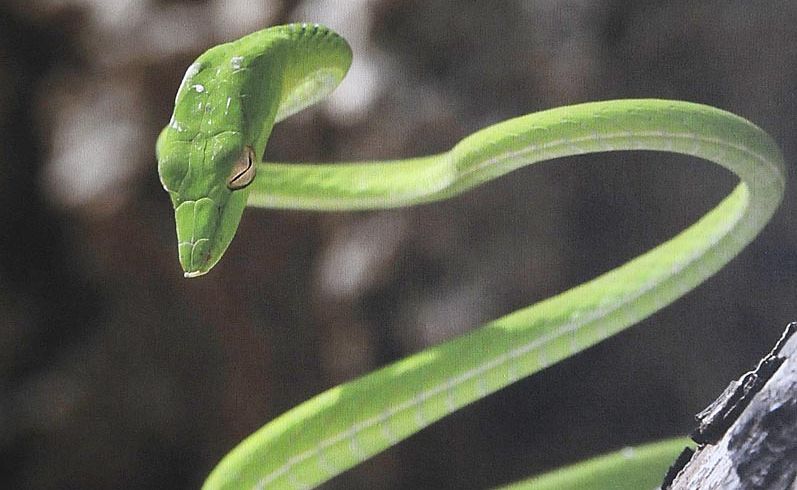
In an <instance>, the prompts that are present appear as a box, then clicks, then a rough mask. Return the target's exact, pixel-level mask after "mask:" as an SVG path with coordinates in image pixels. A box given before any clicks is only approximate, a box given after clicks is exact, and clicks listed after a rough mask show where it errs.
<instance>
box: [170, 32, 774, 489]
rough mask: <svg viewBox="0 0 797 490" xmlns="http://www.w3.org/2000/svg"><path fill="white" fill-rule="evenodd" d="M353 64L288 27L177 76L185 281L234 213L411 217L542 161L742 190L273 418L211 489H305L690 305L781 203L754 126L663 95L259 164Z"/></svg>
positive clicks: (178, 196)
mask: <svg viewBox="0 0 797 490" xmlns="http://www.w3.org/2000/svg"><path fill="white" fill-rule="evenodd" d="M350 61H351V51H350V48H349V47H348V45H347V44H346V42H345V41H344V40H343V39H342V38H341V37H339V36H338V35H337V34H334V33H333V32H332V31H330V30H329V29H327V28H324V27H321V26H317V25H307V24H293V25H288V26H279V27H274V28H270V29H266V30H263V31H260V32H257V33H254V34H251V35H249V36H246V37H243V38H241V39H239V40H237V41H234V42H231V43H228V44H223V45H220V46H217V47H215V48H212V49H211V50H209V51H207V52H206V53H204V54H203V55H202V56H200V57H199V58H198V59H197V61H196V62H195V63H194V64H192V65H191V67H189V69H188V72H187V73H186V76H185V78H184V80H183V82H182V84H181V86H180V89H179V91H178V94H177V98H176V102H175V110H174V115H173V117H172V120H171V121H170V122H169V124H168V125H167V126H166V128H165V129H164V130H163V132H162V133H161V136H160V137H159V140H158V145H157V153H158V163H159V173H160V176H161V182H162V184H163V186H164V188H165V189H166V190H167V191H168V192H169V194H170V197H171V200H172V204H173V205H174V208H175V219H176V223H177V235H178V243H179V257H180V262H181V264H182V266H183V268H184V271H185V274H186V276H189V277H193V276H196V275H200V274H204V273H205V272H207V271H208V270H209V269H210V268H211V267H212V266H213V265H214V264H216V262H218V260H219V258H220V257H221V255H222V254H223V252H224V250H225V249H226V248H227V245H228V244H229V242H230V240H231V239H232V237H233V235H234V233H235V230H236V228H237V226H238V222H239V220H240V216H241V213H242V212H243V209H244V207H245V206H246V205H248V206H258V207H268V208H283V209H303V210H316V211H328V210H334V211H341V210H355V209H381V208H393V207H399V206H410V205H414V204H418V203H425V202H431V201H437V200H441V199H446V198H449V197H452V196H456V195H459V194H461V193H463V192H466V191H467V190H469V189H471V188H473V187H475V186H478V185H479V184H482V183H484V182H487V181H490V180H492V179H495V178H497V177H499V176H501V175H504V174H506V173H508V172H511V171H512V170H515V169H517V168H519V167H523V166H526V165H530V164H533V163H536V162H541V161H546V160H550V159H554V158H559V157H565V156H569V155H577V154H585V153H595V152H606V151H623V150H653V151H662V152H672V153H680V154H685V155H691V156H694V157H697V158H700V159H704V160H709V161H711V162H715V163H717V164H719V165H721V166H723V167H725V168H727V169H728V170H730V171H731V172H733V173H734V174H736V175H737V176H738V177H739V179H740V182H739V184H738V185H737V186H736V188H735V189H734V190H733V191H732V192H731V193H730V194H729V195H728V196H727V197H726V198H725V199H723V200H722V201H721V202H720V203H719V204H718V205H717V206H716V207H715V208H714V209H712V210H711V211H709V212H708V213H707V214H706V215H705V216H703V217H702V218H701V219H700V220H698V221H697V222H696V223H694V224H693V225H691V226H690V227H688V228H687V229H686V230H684V231H683V232H681V233H680V234H678V235H677V236H675V237H674V238H672V239H670V240H669V241H667V242H665V243H663V244H661V245H659V246H657V247H656V248H654V249H652V250H650V251H648V252H647V253H645V254H643V255H641V256H639V257H637V258H635V259H633V260H631V261H629V262H627V263H625V264H624V265H622V266H620V267H618V268H616V269H614V270H612V271H610V272H607V273H605V274H603V275H601V276H599V277H597V278H595V279H593V280H591V281H589V282H587V283H584V284H581V285H579V286H577V287H575V288H573V289H570V290H568V291H565V292H564V293H562V294H559V295H557V296H554V297H552V298H549V299H546V300H544V301H542V302H540V303H537V304H535V305H532V306H529V307H526V308H524V309H521V310H519V311H516V312H514V313H511V314H509V315H506V316H504V317H501V318H499V319H497V320H494V321H492V322H490V323H488V324H486V325H484V326H482V327H480V328H478V329H476V330H474V331H472V332H470V333H468V334H466V335H464V336H461V337H459V338H456V339H454V340H452V341H449V342H446V343H443V344H440V345H436V346H433V347H430V348H428V349H426V350H424V351H422V352H419V353H417V354H414V355H411V356H409V357H407V358H405V359H402V360H400V361H398V362H396V363H394V364H391V365H389V366H386V367H383V368H381V369H379V370H377V371H374V372H372V373H370V374H367V375H366V376H363V377H362V378H359V379H356V380H353V381H350V382H347V383H344V384H342V385H339V386H337V387H334V388H332V389H330V390H328V391H326V392H324V393H322V394H320V395H318V396H316V397H314V398H312V399H310V400H309V401H306V402H304V403H302V404H301V405H299V406H297V407H296V408H294V409H292V410H290V411H289V412H287V413H285V414H283V415H281V416H279V417H278V418H277V419H275V420H274V421H272V422H270V423H268V424H267V425H265V426H264V427H263V428H261V429H260V430H258V431H257V432H255V433H254V434H252V435H251V436H250V437H248V438H247V439H245V440H244V441H243V442H241V443H240V444H239V445H238V446H237V447H236V448H235V449H233V450H232V451H231V452H230V453H229V454H228V455H227V456H226V457H225V458H224V459H223V460H222V461H221V462H220V463H219V465H218V466H217V467H216V468H215V469H214V470H213V472H212V473H211V475H210V476H209V478H208V479H207V481H206V483H205V487H206V488H209V489H217V488H308V487H312V486H315V485H317V484H320V483H322V482H324V481H326V480H328V479H330V478H332V477H334V476H335V475H337V474H339V473H341V472H342V471H345V470H346V469H348V468H350V467H352V466H354V465H356V464H358V463H359V462H361V461H363V460H365V459H367V458H368V457H370V456H372V455H374V454H376V453H378V452H380V451H382V450H384V449H385V448H387V447H390V446H392V445H394V444H396V443H397V442H398V441H400V440H402V439H404V438H406V437H408V436H409V435H411V434H413V433H415V432H417V431H419V430H420V429H422V428H424V427H426V426H428V425H429V424H431V423H433V422H434V421H436V420H438V419H440V418H442V417H444V416H445V415H447V414H449V413H451V412H453V411H455V410H457V409H459V408H460V407H462V406H464V405H467V404H468V403H471V402H473V401H475V400H478V399H480V398H483V397H485V396H487V395H488V394H490V393H492V392H494V391H496V390H498V389H500V388H502V387H505V386H507V385H509V384H511V383H513V382H515V381H517V380H518V379H521V378H523V377H525V376H528V375H530V374H532V373H534V372H537V371H539V370H541V369H543V368H545V367H547V366H549V365H551V364H553V363H555V362H557V361H559V360H562V359H565V358H567V357H570V356H572V355H574V354H575V353H577V352H579V351H581V350H583V349H585V348H587V347H590V346H592V345H594V344H596V343H597V342H600V341H601V340H603V339H605V338H607V337H609V336H611V335H614V334H615V333H617V332H619V331H621V330H623V329H625V328H627V327H629V326H631V325H633V324H634V323H636V322H638V321H640V320H641V319H643V318H645V317H647V316H649V315H651V314H652V313H653V312H655V311H657V310H659V309H661V308H663V307H664V306H666V305H668V304H669V303H671V302H673V301H674V300H675V299H677V298H679V297H680V296H682V295H684V294H686V293H687V292H688V291H690V290H691V289H693V288H694V287H696V286H697V285H698V284H700V283H702V282H703V281H705V280H706V279H707V278H708V277H710V276H711V275H712V274H714V273H715V272H716V271H717V270H719V269H720V268H721V267H722V266H723V265H725V264H726V263H727V262H728V261H730V260H731V259H732V258H733V257H734V256H736V255H737V254H738V253H739V252H740V250H741V249H742V248H743V247H744V246H745V245H747V244H748V243H749V242H750V241H751V240H752V239H753V238H754V237H755V236H756V235H757V234H758V233H759V231H760V230H761V229H762V228H763V227H764V225H765V224H766V223H767V222H768V221H769V219H770V217H771V216H772V214H773V213H774V211H775V210H776V208H777V206H778V204H779V202H780V201H781V199H782V195H783V191H784V186H785V171H784V164H783V159H782V156H781V153H780V150H779V149H778V147H777V145H776V144H775V143H774V142H773V140H772V139H771V138H770V137H769V136H768V135H767V134H766V133H765V132H764V131H763V130H761V129H760V128H758V127H757V126H755V125H753V124H752V123H750V122H749V121H747V120H745V119H743V118H741V117H738V116H736V115H733V114H731V113H728V112H725V111H722V110H720V109H716V108H713V107H709V106H705V105H700V104H695V103H690V102H682V101H671V100H656V99H638V100H637V99H635V100H613V101H604V102H592V103H586V104H579V105H574V106H569V107H560V108H556V109H551V110H546V111H542V112H538V113H535V114H530V115H526V116H522V117H518V118H515V119H511V120H507V121H504V122H501V123H498V124H495V125H493V126H490V127H488V128H485V129H483V130H481V131H478V132H476V133H474V134H472V135H470V136H468V137H466V138H464V139H463V140H462V141H460V142H459V143H458V144H456V145H455V146H454V147H453V148H452V149H451V150H450V151H448V152H445V153H441V154H437V155H432V156H427V157H421V158H413V159H405V160H395V161H380V162H363V163H339V164H278V163H257V162H260V159H261V158H262V155H263V151H264V149H265V145H266V141H267V139H268V136H269V134H270V132H271V127H272V126H273V124H274V122H275V121H278V120H280V119H282V118H284V117H287V116H288V115H290V114H292V113H294V112H296V111H297V110H300V109H301V108H303V107H305V106H306V105H308V104H310V103H313V102H315V101H317V100H319V99H320V98H321V97H323V96H324V95H326V94H327V93H329V92H330V91H331V90H332V89H334V87H335V85H336V84H337V83H338V82H339V81H340V80H341V79H342V77H343V76H344V75H345V73H346V71H347V69H348V66H349V64H350Z"/></svg>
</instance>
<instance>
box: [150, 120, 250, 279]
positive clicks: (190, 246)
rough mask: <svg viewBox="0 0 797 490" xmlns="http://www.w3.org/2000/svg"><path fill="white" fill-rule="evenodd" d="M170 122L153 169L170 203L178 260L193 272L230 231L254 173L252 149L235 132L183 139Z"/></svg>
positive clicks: (209, 260)
mask: <svg viewBox="0 0 797 490" xmlns="http://www.w3.org/2000/svg"><path fill="white" fill-rule="evenodd" d="M174 126H175V125H174V124H170V125H169V126H167V127H166V128H165V129H164V130H163V131H162V132H161V135H160V136H159V138H158V144H157V157H158V174H159V176H160V180H161V184H162V185H163V188H164V189H165V190H166V191H167V192H168V193H169V197H170V198H171V201H172V206H173V208H174V219H175V224H176V227H177V242H178V255H179V258H180V265H181V266H182V268H183V271H184V272H185V277H197V276H201V275H202V274H205V273H206V272H208V271H209V270H210V269H211V268H212V267H213V266H214V265H216V263H217V262H218V261H219V259H221V256H222V255H223V254H224V252H225V251H226V250H227V247H228V246H229V244H230V242H231V241H232V238H233V236H235V230H236V229H237V228H238V223H239V222H240V220H241V215H242V214H243V210H244V207H245V206H246V200H247V198H248V195H249V190H248V189H246V187H247V186H248V185H249V184H250V183H251V182H252V181H253V180H254V178H255V172H256V165H255V161H256V159H255V152H254V150H253V148H252V146H251V145H247V144H244V142H243V140H242V137H241V135H240V133H238V132H235V131H224V132H221V133H219V134H216V135H213V136H209V137H204V136H203V135H202V134H197V135H195V136H194V137H192V138H190V139H185V138H184V135H182V134H180V132H179V131H178V130H177V129H176V128H175V127H174Z"/></svg>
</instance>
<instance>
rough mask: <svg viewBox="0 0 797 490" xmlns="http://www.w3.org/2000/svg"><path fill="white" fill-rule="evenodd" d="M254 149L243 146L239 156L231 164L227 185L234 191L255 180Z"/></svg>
mask: <svg viewBox="0 0 797 490" xmlns="http://www.w3.org/2000/svg"><path fill="white" fill-rule="evenodd" d="M256 169H257V167H256V166H255V150H253V149H252V147H251V146H249V145H246V147H244V151H243V153H241V157H240V158H239V159H238V161H236V162H235V164H234V165H233V166H232V172H230V178H229V179H227V187H228V188H230V189H231V190H233V191H235V190H238V189H243V188H244V187H246V186H248V185H249V184H251V183H252V181H253V180H255V173H256Z"/></svg>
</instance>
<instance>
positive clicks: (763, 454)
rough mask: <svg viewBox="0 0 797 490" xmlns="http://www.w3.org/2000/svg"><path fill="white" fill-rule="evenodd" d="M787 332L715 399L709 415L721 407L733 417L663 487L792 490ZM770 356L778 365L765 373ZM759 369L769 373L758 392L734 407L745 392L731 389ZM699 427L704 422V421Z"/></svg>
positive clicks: (794, 377)
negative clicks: (743, 404) (756, 364)
mask: <svg viewBox="0 0 797 490" xmlns="http://www.w3.org/2000/svg"><path fill="white" fill-rule="evenodd" d="M794 329H795V324H791V325H790V326H789V327H788V329H787V334H788V333H793V330H794ZM787 334H784V339H782V342H779V344H778V346H776V348H775V349H774V350H773V352H772V353H771V354H770V355H769V356H767V358H765V359H764V360H762V362H761V363H760V364H759V369H758V370H756V372H755V373H748V374H746V375H745V376H743V377H742V378H741V379H740V380H739V381H736V382H734V383H732V384H731V387H729V390H726V391H725V393H723V395H722V396H721V397H720V399H719V400H718V402H719V403H715V404H712V407H710V408H714V410H712V413H716V412H717V411H718V410H716V408H717V407H718V405H719V406H722V405H724V406H725V407H726V408H727V412H728V413H738V416H737V417H736V418H735V421H733V423H732V424H731V425H730V427H729V428H728V429H727V430H726V431H724V434H722V436H721V438H720V439H719V440H718V441H716V442H715V443H713V444H711V443H709V444H706V445H704V446H702V447H701V448H700V449H699V450H698V451H697V452H696V453H695V455H694V456H692V458H691V460H690V461H689V462H688V463H687V464H686V466H685V467H684V468H683V470H681V472H680V473H679V474H678V476H677V477H676V478H675V480H674V482H673V483H672V485H671V486H669V487H668V488H670V489H672V490H678V489H690V490H694V489H698V490H699V489H727V488H734V489H766V490H789V489H795V488H797V335H791V336H790V337H785V335H787ZM773 360H775V361H774V362H777V363H779V367H778V368H777V370H775V371H774V373H767V372H766V371H767V370H766V366H770V365H772V363H773ZM761 367H764V371H763V372H764V374H763V375H764V376H766V375H770V374H771V377H769V379H768V380H767V381H766V382H765V383H762V385H763V386H760V388H759V390H758V391H757V392H755V393H750V394H749V395H752V396H747V398H749V403H748V404H747V405H746V407H745V408H744V409H743V410H738V409H737V408H736V407H738V406H739V403H738V401H739V400H740V399H744V398H745V396H733V395H732V392H737V393H738V390H737V388H739V387H742V386H744V385H745V384H748V385H749V384H750V383H749V382H748V383H745V382H746V381H749V380H750V379H751V377H755V376H756V375H757V373H759V372H761V369H760V368H761ZM720 408H721V407H720ZM719 411H721V410H719ZM704 413H705V412H704ZM721 418H722V417H720V419H721ZM701 425H705V419H704V424H701Z"/></svg>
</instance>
